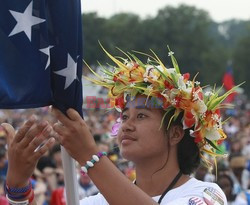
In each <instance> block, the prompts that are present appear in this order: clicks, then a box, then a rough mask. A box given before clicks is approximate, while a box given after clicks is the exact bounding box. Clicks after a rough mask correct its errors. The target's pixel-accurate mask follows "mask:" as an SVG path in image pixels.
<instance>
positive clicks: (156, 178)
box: [135, 155, 187, 196]
mask: <svg viewBox="0 0 250 205" xmlns="http://www.w3.org/2000/svg"><path fill="white" fill-rule="evenodd" d="M135 165H136V185H137V186H138V187H140V188H141V189H142V190H143V191H144V192H146V193H147V194H148V195H150V196H157V195H161V194H162V193H163V192H164V191H165V189H166V188H167V187H168V186H169V185H170V183H171V182H172V181H173V179H174V178H175V177H176V175H177V174H178V172H179V171H180V168H179V165H178V163H177V160H176V159H173V158H171V155H170V156H169V158H166V159H164V160H163V159H159V158H158V159H157V160H156V159H145V160H143V161H141V162H140V163H136V164H135ZM182 178H183V177H181V178H180V180H178V182H177V183H176V185H178V184H179V185H181V184H180V183H179V182H180V181H181V180H182ZM186 181H187V180H186ZM182 184H183V183H182ZM176 185H175V186H174V187H176Z"/></svg>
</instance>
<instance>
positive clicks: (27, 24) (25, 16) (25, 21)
mask: <svg viewBox="0 0 250 205" xmlns="http://www.w3.org/2000/svg"><path fill="white" fill-rule="evenodd" d="M32 7H33V1H31V2H30V4H29V5H28V7H27V8H26V9H25V11H24V12H23V13H20V12H16V11H12V10H9V11H10V13H11V14H12V16H13V17H14V18H15V19H16V21H17V24H16V26H15V27H14V29H13V30H12V31H11V33H10V34H9V36H13V35H15V34H18V33H20V32H22V31H23V32H24V33H25V34H26V36H27V37H28V39H29V40H30V41H31V27H32V26H34V25H37V24H40V23H42V22H44V21H45V19H41V18H38V17H35V16H32Z"/></svg>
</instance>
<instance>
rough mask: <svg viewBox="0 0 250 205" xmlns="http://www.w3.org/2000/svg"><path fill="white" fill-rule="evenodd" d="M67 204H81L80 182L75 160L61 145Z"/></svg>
mask: <svg viewBox="0 0 250 205" xmlns="http://www.w3.org/2000/svg"><path fill="white" fill-rule="evenodd" d="M61 155H62V163H63V171H64V182H65V189H66V202H67V205H79V192H78V182H77V178H76V166H75V165H76V163H75V160H74V159H73V158H72V157H71V156H70V155H69V154H68V153H67V151H66V150H65V148H64V147H63V146H61Z"/></svg>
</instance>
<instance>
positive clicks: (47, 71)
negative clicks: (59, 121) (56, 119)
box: [0, 0, 82, 114]
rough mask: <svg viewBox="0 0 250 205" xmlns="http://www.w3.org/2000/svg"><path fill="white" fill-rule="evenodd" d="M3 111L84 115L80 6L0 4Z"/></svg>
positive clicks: (66, 2) (47, 0)
mask: <svg viewBox="0 0 250 205" xmlns="http://www.w3.org/2000/svg"><path fill="white" fill-rule="evenodd" d="M0 5H1V6H0V108H1V109H17V108H35V107H42V106H47V105H55V106H56V107H58V108H59V109H60V110H62V111H65V110H66V109H67V108H69V107H71V108H74V109H76V110H77V111H78V112H79V113H80V114H82V83H81V76H82V22H81V6H80V0H18V1H17V0H0Z"/></svg>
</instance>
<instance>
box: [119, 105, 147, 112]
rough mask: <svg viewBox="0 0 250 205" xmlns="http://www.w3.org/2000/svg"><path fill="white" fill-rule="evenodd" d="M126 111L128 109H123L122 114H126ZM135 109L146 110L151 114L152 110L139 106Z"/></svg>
mask: <svg viewBox="0 0 250 205" xmlns="http://www.w3.org/2000/svg"><path fill="white" fill-rule="evenodd" d="M128 109H129V107H125V108H124V109H123V110H122V113H124V112H126V111H127V110H128ZM135 109H139V110H148V111H150V112H152V109H151V108H149V107H146V106H141V105H138V106H135Z"/></svg>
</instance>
